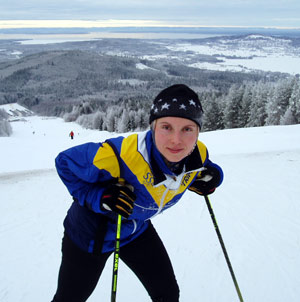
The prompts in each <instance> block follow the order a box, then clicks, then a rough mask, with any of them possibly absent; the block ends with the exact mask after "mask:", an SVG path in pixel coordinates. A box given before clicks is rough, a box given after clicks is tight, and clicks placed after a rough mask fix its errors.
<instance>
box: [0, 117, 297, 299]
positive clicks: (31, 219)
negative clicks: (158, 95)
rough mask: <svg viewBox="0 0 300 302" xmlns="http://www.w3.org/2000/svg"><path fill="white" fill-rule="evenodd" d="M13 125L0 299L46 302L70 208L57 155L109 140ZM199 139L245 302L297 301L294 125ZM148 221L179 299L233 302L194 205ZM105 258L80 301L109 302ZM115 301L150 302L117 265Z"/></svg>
mask: <svg viewBox="0 0 300 302" xmlns="http://www.w3.org/2000/svg"><path fill="white" fill-rule="evenodd" d="M12 127H13V131H14V132H13V135H12V136H11V137H0V155H1V156H0V213H1V220H0V242H1V249H0V301H1V302H41V301H51V299H52V297H53V295H54V292H55V290H56V283H57V274H58V269H59V265H60V260H61V252H60V248H61V238H62V234H63V226H62V222H63V219H64V217H65V215H66V212H67V209H68V208H69V206H70V204H71V202H72V199H71V197H70V196H69V194H68V192H67V190H66V188H65V187H64V185H63V184H62V182H61V181H60V179H59V177H58V176H57V174H56V171H55V167H54V159H55V157H56V155H57V154H58V153H59V152H60V151H62V150H65V149H66V148H69V147H72V146H74V145H78V144H82V143H85V142H89V141H94V142H98V141H103V140H105V139H106V138H108V137H111V136H116V135H117V134H111V133H107V132H99V131H95V130H86V129H82V128H81V127H80V126H79V125H77V124H74V123H64V122H63V120H61V119H57V118H43V117H36V116H31V117H25V118H24V119H23V120H20V121H15V122H12ZM71 130H73V131H74V133H75V138H74V140H71V139H70V138H69V132H70V131H71ZM199 138H200V140H202V141H203V142H204V143H205V144H206V145H207V146H208V149H209V152H210V158H211V159H212V160H213V161H215V162H216V163H218V164H220V165H221V166H222V168H223V169H224V173H225V178H224V183H223V184H222V186H221V187H220V188H218V189H217V191H216V192H215V193H214V194H212V195H211V197H210V200H211V203H212V205H213V208H214V211H215V215H216V218H217V221H218V225H219V228H220V230H221V233H222V236H223V239H224V242H225V246H226V248H227V252H228V254H229V257H230V260H231V263H232V266H233V269H234V272H235V274H236V278H237V280H238V283H239V286H240V289H241V292H242V295H243V298H244V301H245V302H250V301H251V302H282V301H289V302H298V301H299V296H300V287H299V284H300V274H299V268H300V219H299V218H300V202H299V201H300V200H299V196H300V185H299V183H300V172H299V171H300V125H294V126H272V127H262V128H247V129H234V130H222V131H213V132H206V133H201V134H200V135H199ZM153 223H154V225H155V227H156V229H157V231H158V232H159V234H160V236H161V238H162V239H163V241H164V243H165V245H166V248H167V250H168V252H169V255H170V257H171V260H172V262H173V266H174V270H175V273H176V276H177V280H178V283H179V285H180V290H181V300H180V301H183V302H191V301H196V302H197V301H199V302H220V301H221V302H233V301H239V299H238V296H237V293H236V291H235V287H234V285H233V282H232V279H231V276H230V273H229V270H228V268H227V265H226V262H225V259H224V256H223V253H222V250H221V247H220V244H219V241H218V239H217V236H216V233H215V230H214V227H213V224H212V221H211V218H210V216H209V213H208V210H207V208H206V204H205V202H204V199H203V198H202V197H200V196H198V195H195V194H194V193H192V192H187V193H186V194H185V195H184V197H183V198H182V200H181V201H180V202H179V203H178V204H177V205H176V206H174V207H173V208H171V209H170V210H169V211H166V212H165V213H164V214H162V215H159V216H157V217H156V218H155V219H153ZM112 260H113V259H112V258H110V259H109V260H108V262H107V265H106V267H105V270H104V272H103V274H102V276H101V278H100V281H99V283H98V286H97V288H96V290H95V291H94V293H93V294H92V296H91V297H90V298H89V300H88V301H89V302H98V301H109V300H110V291H111V277H112ZM117 301H132V302H141V301H150V299H149V297H148V295H147V293H146V292H145V290H144V288H143V287H142V285H141V284H140V282H139V281H138V280H137V278H136V277H135V276H134V274H133V273H132V272H131V271H130V270H129V269H128V268H127V267H126V266H125V264H124V263H123V262H121V263H120V268H119V279H118V291H117Z"/></svg>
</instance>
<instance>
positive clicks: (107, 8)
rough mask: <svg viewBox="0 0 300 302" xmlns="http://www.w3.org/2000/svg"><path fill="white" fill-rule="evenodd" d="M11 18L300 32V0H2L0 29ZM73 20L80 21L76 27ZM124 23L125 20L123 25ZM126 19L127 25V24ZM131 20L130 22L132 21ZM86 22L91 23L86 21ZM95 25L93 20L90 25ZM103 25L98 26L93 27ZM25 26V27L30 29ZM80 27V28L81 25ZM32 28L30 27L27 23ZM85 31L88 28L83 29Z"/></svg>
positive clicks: (47, 24)
mask: <svg viewBox="0 0 300 302" xmlns="http://www.w3.org/2000/svg"><path fill="white" fill-rule="evenodd" d="M8 20H27V21H26V22H28V20H35V22H34V23H32V22H31V24H34V26H37V27H39V26H48V27H52V26H59V25H60V23H57V22H49V21H47V22H45V21H44V22H42V23H41V22H40V21H41V20H74V21H72V22H69V23H68V22H67V23H68V24H71V25H72V26H73V25H74V26H76V24H77V25H79V24H81V25H82V21H86V22H84V24H85V25H86V26H95V25H96V26H97V24H98V26H112V25H113V26H120V25H121V26H126V25H129V26H130V25H132V26H149V25H150V26H170V25H173V26H174V25H177V26H250V27H253V26H257V27H288V28H290V27H298V28H300V1H299V0H264V1H261V0H227V1H223V0H210V1H207V0H185V1H182V0H151V1H148V0H147V1H144V0H143V1H141V0H114V1H111V0H72V1H70V0H52V1H49V0H47V1H46V0H27V1H24V0H9V1H7V0H0V28H5V27H14V26H15V25H14V22H11V21H10V22H7V21H8ZM75 20H81V23H76V22H75ZM124 20H125V22H124ZM126 20H127V21H126ZM128 20H130V21H128ZM87 21H88V22H87ZM92 21H93V22H92ZM95 21H98V22H99V21H100V22H99V23H94V22H95ZM26 22H24V23H22V26H23V27H24V26H26ZM81 25H79V26H81ZM27 26H28V24H27ZM82 27H85V26H82Z"/></svg>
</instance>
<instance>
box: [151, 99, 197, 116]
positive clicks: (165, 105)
mask: <svg viewBox="0 0 300 302" xmlns="http://www.w3.org/2000/svg"><path fill="white" fill-rule="evenodd" d="M200 107H201V106H200V105H199V104H197V102H196V101H194V100H193V99H190V100H188V101H187V102H185V103H183V102H181V101H179V100H178V99H176V98H173V99H172V100H167V101H164V100H163V99H159V100H158V101H157V103H156V104H152V106H151V110H152V111H153V113H158V112H162V111H164V113H167V112H168V111H171V112H173V111H174V110H175V111H176V110H185V111H187V110H188V111H189V110H195V109H198V108H200Z"/></svg>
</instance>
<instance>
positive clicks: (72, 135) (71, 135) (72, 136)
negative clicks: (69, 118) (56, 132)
mask: <svg viewBox="0 0 300 302" xmlns="http://www.w3.org/2000/svg"><path fill="white" fill-rule="evenodd" d="M69 136H70V137H71V139H73V138H74V132H73V131H71V132H70V134H69Z"/></svg>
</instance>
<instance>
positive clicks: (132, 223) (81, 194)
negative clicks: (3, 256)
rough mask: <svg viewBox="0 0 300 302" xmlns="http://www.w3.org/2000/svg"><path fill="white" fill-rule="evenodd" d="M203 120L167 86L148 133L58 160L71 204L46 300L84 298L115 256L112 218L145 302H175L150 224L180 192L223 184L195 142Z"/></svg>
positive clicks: (189, 99)
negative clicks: (53, 284)
mask: <svg viewBox="0 0 300 302" xmlns="http://www.w3.org/2000/svg"><path fill="white" fill-rule="evenodd" d="M202 115H203V111H202V107H201V104H200V101H199V98H198V96H197V94H196V93H195V92H194V91H193V90H191V89H190V88H189V87H187V86H185V85H182V84H179V85H174V86H171V87H168V88H166V89H164V90H163V91H161V92H160V93H159V94H158V96H157V97H156V98H155V100H154V102H153V105H152V108H151V112H150V130H148V131H146V132H142V133H139V134H132V135H129V136H128V137H126V138H124V137H117V138H112V139H108V140H107V141H105V142H104V143H87V144H84V145H80V146H77V147H73V148H71V149H68V150H66V151H64V152H61V153H60V154H59V155H58V157H57V158H56V167H57V171H58V174H59V176H60V178H61V179H62V181H63V182H64V184H65V185H66V187H67V188H68V190H69V192H70V194H71V195H72V196H73V199H74V202H73V204H72V206H71V207H70V209H69V211H68V214H67V216H66V218H65V221H64V227H65V234H64V238H63V244H62V263H61V267H60V272H59V278H58V288H57V292H56V294H55V296H54V299H53V302H83V301H86V300H87V299H88V297H89V296H90V295H91V293H92V292H93V290H94V289H95V287H96V284H97V282H98V280H99V277H100V275H101V273H102V270H103V268H104V266H105V263H106V261H107V259H108V257H109V256H110V255H111V254H112V252H113V250H114V244H115V229H116V226H115V222H116V219H115V217H116V213H117V214H120V215H122V216H123V217H124V219H123V221H122V229H121V248H120V258H121V259H122V260H123V262H125V263H126V265H128V267H129V268H130V269H131V270H132V271H133V272H134V273H135V274H136V276H137V277H138V278H139V279H140V281H141V282H142V284H143V285H144V287H145V289H146V290H147V292H148V294H149V296H150V297H151V299H152V301H160V302H177V301H179V287H178V284H177V281H176V278H175V275H174V272H173V268H172V264H171V262H170V259H169V257H168V254H167V252H166V250H165V248H164V245H163V243H162V241H161V240H160V238H159V236H158V234H157V233H156V231H155V229H154V227H153V225H152V224H151V218H153V217H154V216H156V215H157V214H159V213H161V212H163V211H165V210H166V209H168V208H170V207H171V206H173V205H174V204H176V203H177V202H178V201H179V199H180V198H181V196H182V195H183V194H184V192H185V191H186V190H187V189H189V190H192V191H195V192H196V193H198V194H200V195H207V194H210V193H212V192H214V190H215V188H216V187H217V186H219V185H220V184H221V182H222V180H223V172H222V170H221V168H220V167H219V166H218V165H216V164H214V163H212V162H211V161H210V160H209V158H208V151H207V149H206V147H205V145H204V144H203V143H201V142H200V141H198V135H199V131H200V129H201V126H202ZM119 179H123V180H125V182H124V181H122V182H121V183H120V181H119Z"/></svg>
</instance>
